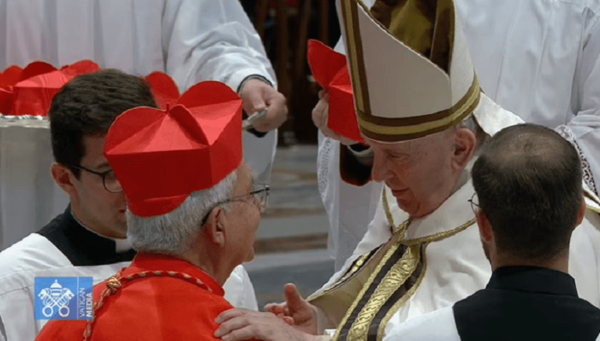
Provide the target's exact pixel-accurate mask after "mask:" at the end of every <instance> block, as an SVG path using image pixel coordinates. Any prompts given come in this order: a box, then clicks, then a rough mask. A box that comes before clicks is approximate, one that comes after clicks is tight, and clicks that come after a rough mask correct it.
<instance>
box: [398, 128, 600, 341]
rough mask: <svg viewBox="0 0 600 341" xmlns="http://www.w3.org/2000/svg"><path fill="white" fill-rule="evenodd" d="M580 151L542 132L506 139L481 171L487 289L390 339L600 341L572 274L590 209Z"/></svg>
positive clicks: (599, 323)
mask: <svg viewBox="0 0 600 341" xmlns="http://www.w3.org/2000/svg"><path fill="white" fill-rule="evenodd" d="M581 172H582V171H581V164H580V161H579V157H578V156H577V152H576V151H575V148H573V147H572V146H571V144H570V143H569V142H567V141H566V140H564V139H563V138H562V137H561V136H560V135H558V134H557V133H556V132H554V131H552V130H550V129H548V128H544V127H542V126H537V125H533V124H523V125H517V126H512V127H509V128H506V129H504V130H503V131H501V132H500V133H498V134H496V135H495V136H494V137H492V139H491V140H490V141H489V143H488V145H487V147H486V149H485V150H484V152H483V153H482V155H481V156H480V157H479V159H478V160H477V161H476V162H475V165H474V166H473V170H472V176H473V186H474V187H475V192H476V196H474V197H473V199H472V201H471V203H472V205H473V209H474V210H475V217H476V220H477V225H478V226H479V233H480V235H481V241H482V243H483V248H484V250H485V254H486V256H487V258H488V260H489V261H490V263H491V266H492V270H493V274H492V278H491V279H490V281H489V283H488V285H487V287H486V288H485V289H483V290H480V291H478V292H476V293H475V294H473V295H472V296H470V297H467V298H466V299H464V300H461V301H458V302H456V303H455V304H454V306H452V307H447V308H444V309H441V310H438V311H436V312H433V313H431V314H428V315H425V316H422V317H420V318H416V319H414V320H410V321H407V322H406V323H404V324H401V325H399V326H398V327H396V328H395V329H394V330H392V332H391V333H390V338H392V339H393V338H394V337H395V338H396V339H398V340H400V339H401V340H463V341H466V340H561V341H562V340H577V341H585V340H590V341H591V340H597V338H598V337H599V336H598V335H599V334H600V310H599V309H598V308H596V307H594V306H593V305H591V304H590V303H589V302H587V301H585V300H583V299H580V298H579V297H578V295H577V289H576V287H575V280H574V279H573V277H571V276H570V275H569V274H568V263H569V242H570V240H571V233H572V232H573V230H574V229H575V228H576V227H577V226H578V225H579V224H580V223H581V221H582V220H583V216H584V214H585V210H586V205H585V201H584V198H583V188H582V183H581Z"/></svg>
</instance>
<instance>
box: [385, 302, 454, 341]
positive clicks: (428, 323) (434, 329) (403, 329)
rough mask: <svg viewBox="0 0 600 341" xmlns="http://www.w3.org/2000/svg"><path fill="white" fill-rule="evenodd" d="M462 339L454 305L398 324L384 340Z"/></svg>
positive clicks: (425, 340) (452, 340)
mask: <svg viewBox="0 0 600 341" xmlns="http://www.w3.org/2000/svg"><path fill="white" fill-rule="evenodd" d="M392 340H402V341H460V336H459V335H458V329H457V328H456V322H455V321H454V312H453V310H452V306H449V307H446V308H442V309H439V310H436V311H433V312H431V313H429V314H425V315H421V316H419V317H416V318H414V319H411V320H408V321H406V322H404V323H401V324H399V325H396V326H395V327H394V328H392V330H390V332H389V333H387V334H386V335H385V337H384V338H383V341H392Z"/></svg>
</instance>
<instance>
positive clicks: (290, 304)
mask: <svg viewBox="0 0 600 341" xmlns="http://www.w3.org/2000/svg"><path fill="white" fill-rule="evenodd" d="M283 293H284V296H285V303H270V304H267V305H266V306H265V310H266V311H268V312H270V313H272V314H273V315H275V316H276V317H279V318H280V319H284V318H288V319H290V318H291V322H292V325H293V326H294V327H295V328H296V329H297V330H300V331H302V332H304V333H307V334H312V335H316V334H317V333H318V326H317V310H316V308H315V307H314V306H313V305H312V304H310V303H308V301H307V300H305V299H304V298H302V296H300V293H298V290H297V289H296V286H295V285H294V284H291V283H288V284H286V285H285V286H284V288H283ZM287 321H290V320H287Z"/></svg>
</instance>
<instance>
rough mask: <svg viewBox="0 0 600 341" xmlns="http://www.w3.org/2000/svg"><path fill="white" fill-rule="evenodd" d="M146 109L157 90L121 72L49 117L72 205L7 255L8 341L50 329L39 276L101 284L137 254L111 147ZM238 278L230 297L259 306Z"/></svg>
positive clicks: (57, 106)
mask: <svg viewBox="0 0 600 341" xmlns="http://www.w3.org/2000/svg"><path fill="white" fill-rule="evenodd" d="M138 106H145V107H153V108H156V107H157V105H156V102H155V100H154V97H153V96H152V92H151V89H150V88H149V87H148V85H147V84H146V83H145V81H144V80H143V79H142V78H140V77H137V76H132V75H128V74H125V73H123V72H121V71H117V70H104V71H98V72H95V73H91V74H85V75H81V76H78V77H76V78H74V79H73V80H72V81H70V82H69V83H67V84H66V85H65V86H64V87H63V88H62V89H61V90H60V91H59V92H58V93H57V94H56V95H55V96H54V98H53V100H52V104H51V107H50V110H49V113H48V116H49V119H50V130H51V140H52V150H53V154H54V157H55V160H56V162H55V163H54V164H53V165H52V168H51V173H52V177H53V178H54V180H55V182H56V183H57V185H58V186H59V187H60V188H61V189H62V190H63V191H64V192H65V193H67V194H68V196H69V199H70V205H69V207H67V209H66V210H65V212H64V213H63V214H61V215H59V216H57V217H56V218H55V219H54V220H52V221H51V222H50V223H48V225H46V226H45V227H43V228H42V229H41V230H40V231H39V232H37V233H32V234H30V235H29V236H27V237H26V238H24V239H23V240H21V241H19V242H17V243H15V244H14V245H12V246H11V247H9V248H8V249H6V250H4V251H3V252H2V253H0V320H1V321H2V326H3V327H4V328H0V340H4V339H6V340H9V341H13V340H33V339H34V338H35V336H36V335H37V334H38V333H39V331H40V330H41V328H42V327H43V325H44V324H45V322H46V321H45V320H34V306H33V302H34V298H35V297H36V296H37V295H38V294H39V293H38V292H35V291H34V279H35V277H44V276H50V277H70V276H78V277H81V276H89V277H93V280H94V284H97V283H99V282H101V281H103V280H105V279H106V278H108V277H109V276H111V275H113V274H115V273H116V272H117V271H118V270H119V269H121V268H122V267H124V266H127V265H128V264H129V263H130V262H131V260H132V259H133V257H134V256H135V251H134V250H132V248H131V245H130V244H129V242H128V241H127V239H125V238H126V233H127V223H126V218H125V209H126V202H125V196H124V195H123V192H122V188H121V185H120V183H119V181H117V179H116V177H115V175H114V173H113V172H112V169H111V167H110V165H109V164H108V162H107V160H106V158H105V157H104V154H103V149H104V142H105V136H106V133H107V131H108V129H109V128H110V126H111V124H112V123H113V121H114V120H115V119H116V118H117V117H118V116H119V115H121V113H123V112H124V111H126V110H128V109H131V108H134V107H138ZM157 181H158V180H157ZM231 277H232V278H235V279H234V280H232V281H228V283H227V284H226V285H225V287H226V288H225V290H226V291H228V294H227V295H226V299H228V300H229V302H230V303H232V304H233V305H234V306H239V307H247V306H248V305H251V304H246V302H250V301H251V300H255V298H254V292H253V288H252V285H251V283H250V281H249V279H248V276H247V274H246V272H245V270H243V268H242V267H241V266H240V267H237V268H236V269H235V270H234V273H233V275H232V276H231ZM242 288H243V289H242ZM228 289H230V290H228Z"/></svg>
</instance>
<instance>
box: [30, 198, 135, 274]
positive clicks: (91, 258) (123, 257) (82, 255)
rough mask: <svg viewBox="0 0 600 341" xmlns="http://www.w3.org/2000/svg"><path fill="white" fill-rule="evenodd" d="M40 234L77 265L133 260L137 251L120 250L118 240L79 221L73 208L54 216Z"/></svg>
mask: <svg viewBox="0 0 600 341" xmlns="http://www.w3.org/2000/svg"><path fill="white" fill-rule="evenodd" d="M38 233H39V234H40V235H42V236H44V237H46V238H47V239H48V240H49V241H50V242H51V243H52V244H54V246H55V247H56V248H58V249H59V250H60V251H61V252H62V253H63V254H64V255H65V256H66V257H67V258H68V259H69V261H70V262H71V263H72V264H73V265H74V266H94V265H105V264H113V263H119V262H126V261H131V260H132V259H133V257H134V256H135V251H133V250H128V251H126V252H117V250H116V243H115V241H114V240H112V239H108V238H104V237H102V236H100V235H98V234H96V233H94V232H92V231H90V230H88V229H87V228H85V227H84V226H82V225H81V224H80V223H78V222H77V221H76V220H75V218H74V217H73V215H72V214H71V208H70V207H67V209H66V210H65V212H64V213H63V214H61V215H59V216H57V217H56V218H54V219H53V220H52V221H51V222H50V223H48V225H46V226H44V227H43V228H42V229H41V230H40V231H38Z"/></svg>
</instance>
